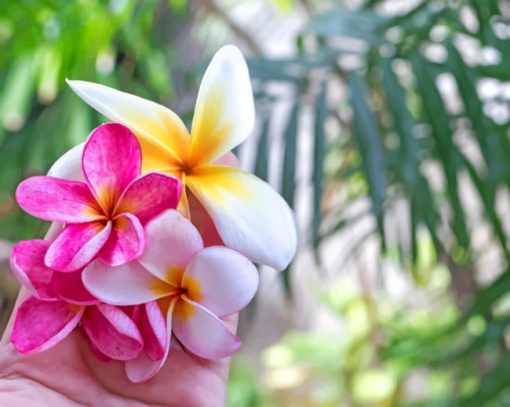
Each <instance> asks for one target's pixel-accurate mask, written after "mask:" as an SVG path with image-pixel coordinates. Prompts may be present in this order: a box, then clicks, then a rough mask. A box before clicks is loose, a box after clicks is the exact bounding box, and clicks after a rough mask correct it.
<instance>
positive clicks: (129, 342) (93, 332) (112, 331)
mask: <svg viewBox="0 0 510 407" xmlns="http://www.w3.org/2000/svg"><path fill="white" fill-rule="evenodd" d="M82 324H83V328H84V329H85V332H86V333H87V335H88V337H89V339H90V341H91V342H92V343H93V344H94V345H95V346H96V348H97V349H98V350H99V351H101V352H102V353H104V354H105V355H106V356H108V357H110V358H112V359H116V360H128V359H133V358H136V357H137V356H138V354H139V353H140V351H141V350H142V348H143V340H142V337H141V335H140V331H139V330H138V328H137V327H136V324H135V323H134V322H133V320H132V319H131V318H129V317H128V316H127V315H126V314H125V313H124V312H123V311H122V310H121V309H119V308H117V307H115V306H113V305H108V304H100V305H97V306H93V307H87V309H86V311H85V314H84V315H83V319H82Z"/></svg>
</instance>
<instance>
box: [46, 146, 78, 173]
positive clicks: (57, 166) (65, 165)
mask: <svg viewBox="0 0 510 407" xmlns="http://www.w3.org/2000/svg"><path fill="white" fill-rule="evenodd" d="M84 146H85V143H81V144H78V145H77V146H75V147H73V148H71V149H70V150H69V151H67V152H66V153H65V154H64V155H62V156H61V157H60V158H59V159H58V160H57V161H55V163H54V164H53V165H52V166H51V168H50V169H49V171H48V175H49V176H50V177H56V178H65V179H70V180H73V181H85V178H84V177H83V172H82V170H81V156H82V154H83V148H84Z"/></svg>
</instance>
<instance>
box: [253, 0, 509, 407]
mask: <svg viewBox="0 0 510 407" xmlns="http://www.w3.org/2000/svg"><path fill="white" fill-rule="evenodd" d="M383 3H384V4H383ZM391 3H392V2H387V1H378V0H373V1H368V2H366V4H365V5H364V6H363V7H360V8H357V9H356V8H347V7H344V6H340V7H336V8H331V9H328V10H326V11H325V12H323V13H318V14H317V15H312V16H311V17H310V20H309V22H308V24H307V25H306V27H305V28H304V29H303V30H302V32H301V33H300V34H299V35H298V36H297V38H296V49H297V52H296V53H295V55H294V56H292V57H287V58H284V59H274V58H271V59H268V58H263V57H261V58H256V59H254V60H253V61H252V63H251V73H252V76H253V78H254V82H255V83H256V84H259V85H260V86H259V87H256V89H257V91H258V92H260V96H261V97H260V104H261V110H263V111H264V112H266V115H265V120H266V121H267V122H268V123H270V122H271V120H273V119H274V118H273V113H272V112H273V109H272V108H271V107H270V106H271V105H270V103H271V100H274V99H276V103H281V100H282V98H280V99H278V98H275V97H274V94H272V90H271V87H270V85H271V84H280V85H282V86H285V87H287V89H291V92H292V95H293V96H292V98H291V101H290V103H289V97H288V95H287V96H285V97H284V98H283V99H284V100H286V102H287V103H288V104H290V105H291V107H290V108H289V113H288V116H287V125H286V126H285V129H286V130H285V131H284V134H282V136H281V140H282V141H283V144H284V146H285V151H284V153H283V155H282V161H281V174H282V176H281V180H280V182H281V185H282V192H283V195H284V197H285V198H286V199H287V201H288V202H289V204H290V205H291V206H294V203H295V196H294V193H295V190H294V189H293V187H294V185H295V182H296V178H295V177H296V175H295V174H296V173H297V172H298V169H299V158H297V155H296V154H297V153H296V151H297V149H296V141H295V140H293V139H292V137H290V136H289V132H296V129H302V131H301V132H300V134H306V135H307V137H309V136H310V135H313V139H314V148H313V152H312V154H311V156H310V159H311V161H312V168H313V172H312V176H311V179H310V181H311V183H312V189H313V194H312V197H311V202H310V204H311V206H312V208H313V210H312V212H313V214H312V219H311V223H310V230H309V234H308V239H309V242H310V244H311V245H312V246H313V247H316V248H320V246H321V242H324V241H326V240H327V239H328V238H329V237H330V236H332V235H334V234H337V233H342V232H343V231H346V230H348V229H353V228H356V227H357V225H361V221H362V220H363V219H366V216H367V215H368V216H369V217H371V218H372V219H373V220H374V228H373V230H371V231H369V233H368V234H367V235H365V236H363V237H362V238H361V239H360V241H359V242H358V243H357V244H355V245H354V246H353V249H352V250H353V251H354V252H356V250H355V249H356V247H357V246H361V245H363V243H364V242H365V241H366V240H367V239H368V238H370V237H372V236H374V235H375V236H378V238H379V242H380V248H381V253H383V254H384V253H385V254H386V256H387V258H389V259H392V260H397V261H398V262H399V263H400V264H401V266H403V268H404V269H407V270H409V272H410V273H411V276H412V278H413V280H414V284H415V285H416V287H422V289H428V288H429V285H430V280H431V276H432V275H433V272H434V269H435V267H436V265H440V266H442V267H444V270H447V271H448V276H449V281H450V283H449V284H448V286H447V290H446V291H445V292H442V293H441V291H438V292H436V291H434V293H435V294H437V295H439V296H442V297H444V298H445V299H444V301H447V302H446V304H445V303H444V301H440V302H439V304H441V306H440V307H437V305H438V304H431V305H429V308H428V309H426V310H423V312H421V313H420V312H418V311H416V310H414V309H413V308H409V309H406V311H407V313H408V315H406V313H404V312H403V311H400V312H398V307H399V306H400V307H402V306H403V304H402V303H400V304H399V305H396V304H395V306H397V309H395V310H394V312H396V313H395V314H392V315H391V317H390V318H385V317H384V316H383V315H382V314H381V313H382V312H384V310H385V308H386V305H385V301H384V299H381V298H378V297H372V296H371V295H368V297H367V294H366V293H361V294H360V296H359V297H358V298H356V299H355V300H354V301H355V302H354V304H358V305H359V306H360V307H365V312H369V311H370V310H372V311H373V312H372V311H370V313H373V314H374V315H380V316H379V317H378V318H376V319H372V320H371V319H370V318H368V319H367V317H365V318H364V317H363V316H362V315H361V314H356V317H355V318H354V319H353V321H355V322H356V323H357V324H360V323H361V322H360V321H363V320H365V322H366V323H367V324H368V325H369V326H371V328H368V327H364V328H363V329H366V330H367V331H366V332H365V331H363V330H362V332H363V335H364V336H363V335H362V336H360V337H352V338H350V339H347V340H346V339H345V338H342V339H341V340H340V339H339V338H338V337H330V338H329V340H330V341H331V344H334V343H336V344H337V345H338V346H340V347H341V348H342V349H337V350H336V351H333V350H332V351H331V355H335V356H333V359H334V360H336V364H335V366H334V367H333V370H334V372H335V373H334V374H333V378H332V379H331V383H330V384H331V387H328V386H326V387H327V388H329V389H333V390H331V400H329V401H324V402H320V401H317V400H316V401H314V402H311V401H310V403H308V404H307V403H303V405H324V406H329V405H355V406H356V405H408V404H412V403H411V401H410V399H407V398H406V395H405V393H404V392H401V385H402V384H403V383H405V380H404V379H405V378H407V380H411V378H412V377H413V376H415V375H416V374H419V373H420V369H422V370H423V372H422V373H423V374H424V375H425V376H427V377H429V379H427V378H426V377H425V376H424V377H422V378H421V379H420V380H421V382H420V386H423V388H425V389H426V390H425V391H424V394H423V395H422V396H421V400H420V403H419V404H418V405H432V406H438V405H467V406H481V405H483V406H485V405H508V403H509V394H510V393H509V390H508V389H509V388H510V376H509V375H508V369H510V367H509V364H508V363H509V358H508V342H507V334H508V324H509V322H510V319H509V318H510V313H509V310H508V306H505V305H501V304H507V302H508V301H507V299H508V297H507V292H508V291H509V290H510V277H509V276H510V271H508V270H506V269H507V267H508V260H509V236H508V232H507V231H506V230H505V226H504V225H505V223H507V221H508V207H507V205H508V202H507V201H506V200H504V198H503V197H504V196H505V194H506V193H507V191H508V187H509V182H510V160H509V159H508V157H509V153H510V139H509V130H510V127H509V126H510V125H509V123H510V115H509V104H510V101H509V100H508V98H505V97H504V96H503V95H502V90H501V89H503V88H504V86H507V85H508V81H510V75H509V72H510V71H509V70H508V69H507V67H508V66H509V63H510V52H509V50H510V47H509V46H510V35H509V32H510V30H509V27H510V14H509V12H508V11H509V8H510V2H509V1H506V0H501V1H496V0H488V1H483V2H481V1H478V0H462V1H433V0H431V1H417V2H412V3H411V2H409V3H410V4H406V5H403V4H401V7H394V11H393V12H388V11H387V9H388V8H389V6H391ZM394 3H396V2H394ZM384 10H386V12H383V11H384ZM404 10H405V11H404ZM487 83H490V84H491V86H493V87H494V86H495V87H496V88H497V87H499V89H500V90H499V91H497V92H492V95H489V96H483V89H482V87H483V86H486V84H487ZM268 104H269V106H268ZM310 110H311V111H312V112H313V117H314V119H313V120H312V123H311V124H308V125H307V126H305V128H304V129H303V126H302V125H301V126H300V125H299V120H300V115H299V114H296V111H310ZM269 127H270V126H268V125H265V126H262V127H261V129H262V130H261V132H260V134H259V140H260V143H261V144H262V146H263V147H262V148H261V147H260V146H259V149H258V153H259V155H258V157H257V167H256V170H257V172H258V173H259V174H265V173H267V169H265V168H263V166H262V165H261V162H260V161H262V162H266V163H267V165H268V166H269V161H268V153H267V151H270V150H271V149H272V148H273V146H274V145H276V144H277V143H279V142H280V140H278V139H273V140H272V142H269V143H268V141H267V135H266V132H267V128H269ZM303 137H304V136H303ZM272 143H274V144H272ZM289 177H290V178H291V179H288V178H289ZM367 200H369V202H370V205H365V206H364V205H363V202H366V201H367ZM498 202H499V204H498ZM502 202H504V205H505V206H504V207H502V206H501V204H502ZM398 204H399V205H400V206H397V205H398ZM402 204H403V205H402ZM477 204H478V205H479V209H478V210H476V211H475V210H474V209H473V205H477ZM498 205H499V206H498ZM356 208H357V209H358V211H356V210H355V209H356ZM359 208H367V211H366V212H365V213H361V214H360V215H359V216H353V215H352V214H353V213H356V212H358V213H359ZM396 208H400V209H398V215H397V216H396V218H397V219H395V211H396V210H397V209H396ZM474 218H476V219H474ZM480 225H485V226H488V229H489V232H488V236H487V237H486V238H485V239H484V240H485V241H484V242H483V244H480V239H479V238H478V239H476V237H477V236H475V235H474V234H473V233H474V231H479V230H480V227H479V226H480ZM475 226H476V228H475ZM403 228H404V230H402V229H403ZM395 231H397V232H398V233H395ZM476 240H478V242H477V243H476V244H475V243H474V241H476ZM427 242H430V244H429V243H427ZM424 244H426V246H427V245H428V246H427V247H429V246H430V248H432V250H429V249H427V250H424V249H423V247H424ZM487 250H494V251H495V252H496V253H497V257H496V258H497V260H494V259H493V260H492V261H493V263H492V264H493V270H491V271H492V273H491V275H498V277H497V278H496V279H495V280H494V278H492V280H493V282H492V283H491V284H489V285H488V286H484V284H480V283H479V280H480V276H481V277H482V278H481V280H482V281H487V280H489V279H490V277H489V278H488V277H484V273H483V271H484V270H480V269H479V263H478V261H479V260H480V259H481V258H482V257H483V255H484V254H485V251H487ZM424 256H425V257H424ZM317 259H318V261H320V256H317ZM477 270H478V273H477V272H476V271H477ZM498 270H499V271H498ZM285 273H286V274H287V275H286V276H285V275H284V282H288V281H290V278H289V277H288V274H289V273H292V270H291V269H289V270H287V271H286V272H285ZM480 273H482V274H480ZM382 278H383V279H384V276H382ZM388 284H391V282H388ZM485 284H487V283H485ZM369 304H371V305H369ZM341 315H342V316H343V318H344V319H346V320H347V321H350V311H348V310H347V309H344V310H343V311H342V312H341ZM356 329H359V328H356V327H355V326H354V325H353V326H348V328H347V331H348V332H350V333H352V332H356ZM370 330H376V331H377V332H378V333H377V338H379V339H377V338H375V337H374V336H372V335H368V334H367V332H369V331H370ZM298 338H300V339H298ZM314 340H315V339H313V337H312V336H306V335H303V334H297V335H296V336H293V337H292V338H288V339H286V340H284V341H283V342H282V343H281V344H280V345H279V346H282V347H283V348H282V349H285V352H290V353H291V354H293V355H294V356H293V357H295V358H297V359H296V360H295V361H294V362H293V364H292V366H293V367H294V368H299V367H300V366H301V367H302V366H305V367H306V368H307V369H308V368H312V367H313V365H314V364H317V366H315V368H316V369H317V374H325V375H326V376H327V375H328V372H329V370H330V368H329V367H328V364H327V363H326V361H321V360H322V359H321V356H320V355H321V350H323V349H328V346H327V345H326V343H322V342H321V343H316V344H315V345H313V343H314ZM317 340H319V339H317ZM323 340H324V339H320V341H323ZM345 340H346V341H347V345H345V346H347V348H344V347H343V345H342V343H343V342H344V341H345ZM326 341H327V340H326ZM378 341H379V342H380V343H377V342H378ZM306 343H310V344H311V345H310V347H311V348H310V349H309V352H303V353H302V352H301V351H299V347H301V346H305V344H306ZM351 347H353V348H354V349H356V352H358V353H359V354H358V355H357V356H353V354H352V353H350V350H349V349H351ZM312 349H313V351H312ZM363 352H367V355H365V356H362V353H363ZM326 353H328V352H326ZM305 354H306V360H305V359H303V357H305V356H304V355H305ZM308 358H310V359H308ZM349 360H353V361H354V363H353V364H352V365H351V366H349ZM320 366H322V368H321V367H320ZM353 367H354V368H353ZM422 376H423V375H422ZM310 377H314V376H313V375H310ZM434 377H441V378H442V379H441V380H439V379H437V380H436V379H435V378H434ZM438 380H439V382H442V383H443V384H442V385H441V386H439V387H438V388H435V390H434V385H433V384H431V383H432V382H434V383H439V382H438ZM321 383H322V384H324V382H321ZM379 386H380V387H379ZM290 387H292V386H290ZM359 388H365V392H364V393H362V394H361V393H360V394H358V389H359ZM368 388H370V389H373V391H372V390H370V391H368V390H367V389H368ZM376 389H378V390H376ZM312 393H313V392H312ZM312 393H309V394H312ZM363 397H368V398H370V397H373V398H376V399H377V400H375V399H374V400H372V399H370V400H369V399H363ZM414 402H416V400H414V401H413V403H414ZM284 405H285V403H284ZM413 405H414V404H413Z"/></svg>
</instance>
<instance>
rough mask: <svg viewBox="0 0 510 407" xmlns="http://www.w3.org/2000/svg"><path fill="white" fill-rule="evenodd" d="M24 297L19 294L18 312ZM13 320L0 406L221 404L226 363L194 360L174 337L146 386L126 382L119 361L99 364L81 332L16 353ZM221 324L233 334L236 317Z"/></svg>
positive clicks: (3, 344) (0, 359)
mask: <svg viewBox="0 0 510 407" xmlns="http://www.w3.org/2000/svg"><path fill="white" fill-rule="evenodd" d="M27 295H28V294H27V292H26V291H25V290H23V289H22V291H21V293H20V296H19V298H18V301H17V304H16V307H17V306H18V305H19V304H20V303H21V302H22V300H23V299H25V298H26V296H27ZM16 307H15V310H14V312H13V316H14V315H15V312H16ZM13 321H14V318H13V317H11V320H10V321H9V324H8V326H7V328H6V330H5V332H4V335H3V338H2V340H1V341H0V405H5V406H7V405H8V406H13V407H17V406H23V407H24V406H30V407H32V406H34V407H38V406H65V407H67V406H79V405H86V406H108V407H110V406H112V407H115V406H123V407H124V406H126V407H131V406H147V405H148V406H185V407H194V406H196V407H200V406H207V407H209V406H211V407H215V406H223V405H225V397H226V385H227V379H228V369H229V364H230V358H226V359H222V360H220V361H208V360H205V359H201V358H198V357H197V356H195V355H193V354H191V353H189V352H187V351H186V350H185V349H183V348H182V347H181V346H180V345H179V344H178V341H176V340H175V339H174V338H172V345H171V350H170V354H169V357H168V360H167V361H166V363H165V365H164V366H163V368H162V369H161V370H160V372H159V373H158V374H157V375H156V376H155V377H154V378H152V379H151V380H149V381H148V382H146V383H142V384H133V383H131V382H130V381H129V380H128V379H127V377H126V375H125V373H124V367H123V364H122V362H118V361H113V360H111V361H109V362H103V361H101V360H99V359H98V358H97V357H96V356H95V355H94V354H93V353H92V351H91V349H90V346H89V344H88V340H87V338H86V336H85V335H83V332H82V331H81V330H80V329H76V330H75V331H74V332H73V333H72V334H70V335H69V336H68V337H67V338H66V339H65V340H64V341H62V342H61V343H59V344H58V346H55V347H54V348H52V349H50V350H48V351H45V352H43V353H39V354H32V355H22V354H20V353H18V352H17V351H16V350H15V349H14V347H13V346H12V344H11V343H10V333H11V330H12V324H13ZM224 321H225V323H226V324H227V326H228V327H229V328H230V329H231V330H232V331H234V330H235V328H236V326H237V315H235V316H231V317H228V318H225V319H224Z"/></svg>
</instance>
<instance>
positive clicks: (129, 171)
mask: <svg viewBox="0 0 510 407" xmlns="http://www.w3.org/2000/svg"><path fill="white" fill-rule="evenodd" d="M141 161H142V157H141V150H140V145H139V143H138V141H137V139H136V137H135V136H134V135H133V133H131V131H130V130H129V129H128V128H127V127H124V126H123V125H121V124H116V123H108V124H103V125H102V126H99V127H98V128H96V129H95V130H94V131H93V132H92V134H91V135H90V137H89V139H88V141H87V142H86V143H85V146H84V148H83V153H82V157H81V167H82V172H83V176H84V179H85V182H81V181H70V180H66V179H62V178H56V177H52V176H37V177H31V178H28V179H26V180H25V181H23V182H22V183H21V184H20V185H19V186H18V189H17V191H16V199H17V201H18V204H19V205H20V206H21V208H23V209H24V210H25V211H26V212H28V213H29V214H31V215H33V216H35V217H37V218H40V219H44V220H48V221H53V222H62V223H65V224H66V226H65V228H64V230H63V231H62V233H60V235H59V236H58V237H57V238H56V239H55V241H54V242H53V243H52V244H51V245H50V247H49V249H48V251H47V253H46V257H45V263H46V265H47V266H48V267H50V268H52V269H54V270H58V271H63V272H69V271H74V270H78V269H80V268H82V267H84V266H85V265H86V264H88V263H89V262H90V261H91V260H92V259H94V258H95V257H96V256H97V257H98V258H99V259H100V260H101V261H102V262H104V263H105V264H108V265H110V266H116V265H120V264H123V263H126V262H129V261H131V260H133V259H135V258H138V257H139V256H140V255H141V254H142V252H143V250H144V247H145V234H144V229H143V226H144V225H145V224H146V223H147V222H148V221H149V220H150V219H152V218H153V217H155V216H157V215H159V214H160V213H161V212H162V211H164V210H166V209H169V208H175V207H176V206H177V204H178V202H179V199H180V195H181V183H180V182H179V181H178V180H177V179H176V178H174V177H172V176H169V175H166V174H161V173H148V174H146V175H143V176H140V174H141V164H142V162H141ZM56 172H59V173H62V172H65V171H64V170H63V169H59V170H58V171H56Z"/></svg>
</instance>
